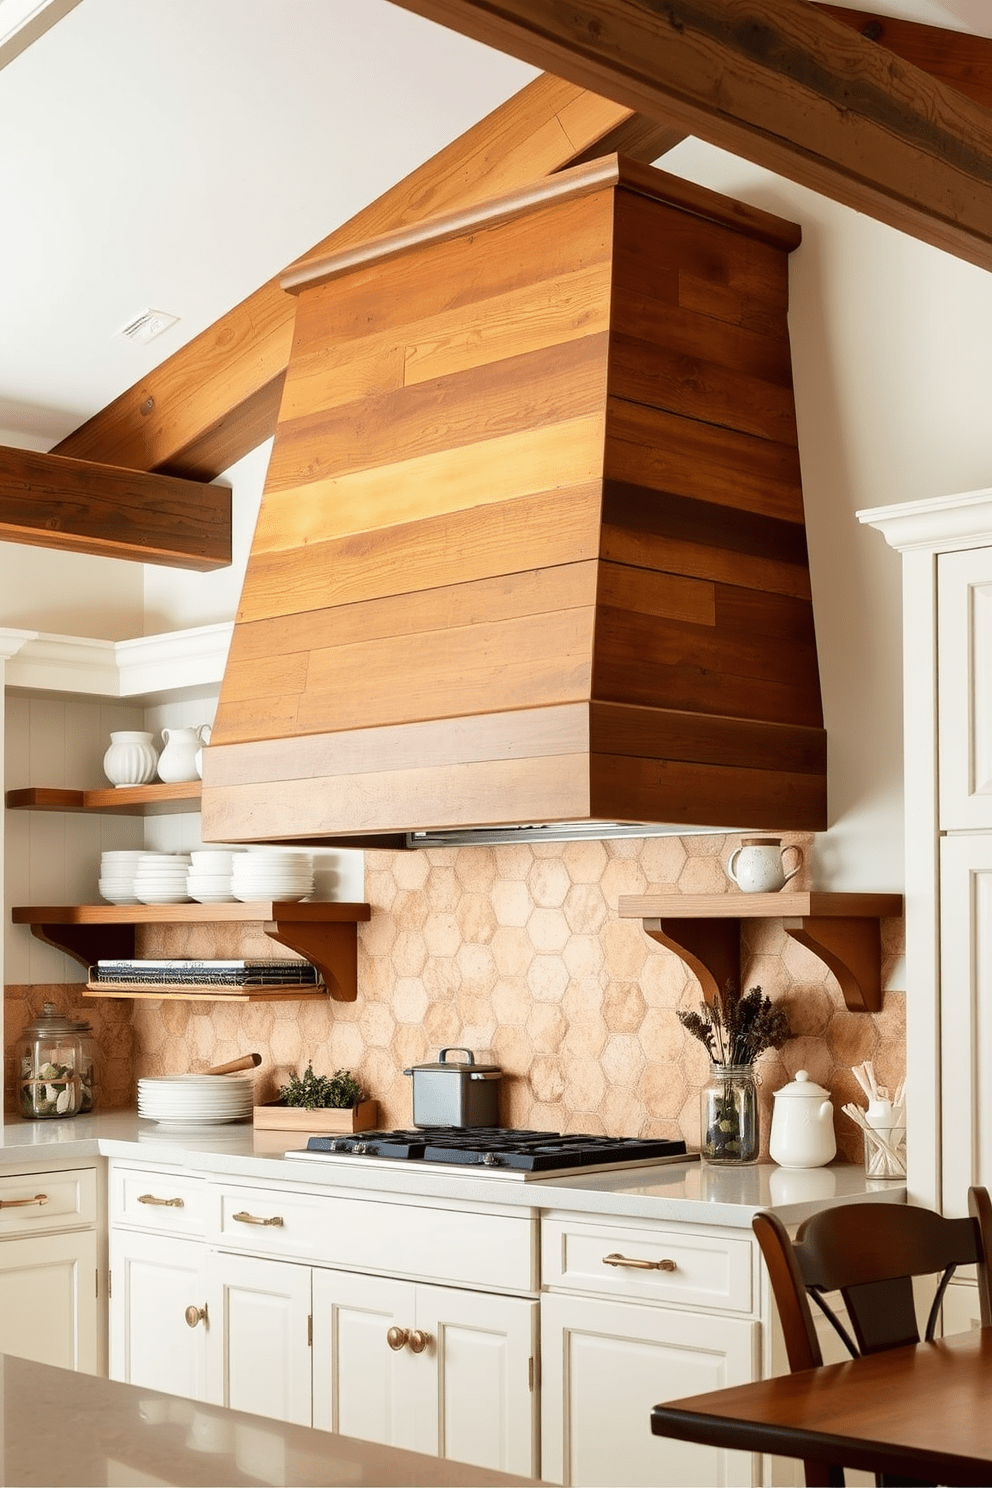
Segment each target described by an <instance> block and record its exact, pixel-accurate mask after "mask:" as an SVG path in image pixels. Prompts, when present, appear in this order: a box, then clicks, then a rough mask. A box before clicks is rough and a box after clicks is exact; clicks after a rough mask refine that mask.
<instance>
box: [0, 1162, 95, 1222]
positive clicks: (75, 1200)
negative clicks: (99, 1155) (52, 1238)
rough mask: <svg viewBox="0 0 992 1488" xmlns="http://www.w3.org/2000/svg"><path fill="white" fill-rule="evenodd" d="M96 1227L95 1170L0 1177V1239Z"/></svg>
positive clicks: (82, 1169) (79, 1169) (72, 1170)
mask: <svg viewBox="0 0 992 1488" xmlns="http://www.w3.org/2000/svg"><path fill="white" fill-rule="evenodd" d="M93 1224H96V1170H95V1169H94V1168H76V1169H70V1170H67V1171H65V1172H59V1173H18V1174H7V1175H5V1176H4V1177H3V1178H0V1237H2V1236H5V1235H27V1234H31V1233H32V1232H38V1233H40V1232H41V1231H42V1230H70V1229H81V1228H83V1227H84V1226H86V1225H93Z"/></svg>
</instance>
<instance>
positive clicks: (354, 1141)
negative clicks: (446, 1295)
mask: <svg viewBox="0 0 992 1488" xmlns="http://www.w3.org/2000/svg"><path fill="white" fill-rule="evenodd" d="M307 1151H309V1152H328V1153H340V1154H342V1155H344V1154H348V1153H351V1154H354V1155H355V1156H356V1157H379V1158H392V1159H394V1160H397V1159H399V1160H401V1161H407V1162H410V1161H412V1162H429V1163H451V1164H457V1165H458V1166H459V1167H479V1168H484V1169H486V1171H488V1172H492V1171H494V1170H496V1171H498V1170H500V1169H508V1170H510V1171H515V1172H525V1173H554V1172H557V1171H558V1170H560V1169H562V1168H568V1169H574V1168H583V1167H589V1168H595V1167H606V1166H615V1165H616V1164H618V1163H630V1164H634V1163H639V1162H654V1161H657V1160H658V1159H659V1158H668V1159H671V1158H677V1157H680V1156H684V1155H686V1146H685V1143H684V1142H682V1141H673V1140H669V1139H667V1138H648V1137H598V1136H591V1135H588V1134H584V1133H571V1132H570V1133H567V1134H563V1133H560V1132H546V1131H515V1130H513V1129H512V1128H507V1127H488V1126H486V1127H454V1126H450V1127H426V1128H415V1129H413V1130H408V1131H404V1130H398V1131H367V1132H361V1133H358V1134H356V1135H353V1136H345V1137H311V1138H310V1140H309V1142H308V1143H307Z"/></svg>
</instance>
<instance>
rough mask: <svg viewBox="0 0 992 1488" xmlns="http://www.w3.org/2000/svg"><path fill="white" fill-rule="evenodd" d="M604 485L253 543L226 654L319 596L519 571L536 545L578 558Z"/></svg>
mask: <svg viewBox="0 0 992 1488" xmlns="http://www.w3.org/2000/svg"><path fill="white" fill-rule="evenodd" d="M601 491H602V483H601V482H600V481H588V482H586V483H584V484H582V485H576V486H569V487H560V488H558V489H556V490H552V491H539V492H537V493H536V494H534V495H529V496H517V497H514V498H513V499H511V500H504V501H500V502H495V503H492V504H487V505H484V506H477V507H470V508H469V509H468V510H467V511H455V512H444V513H442V514H441V515H440V516H437V517H424V518H422V519H420V520H413V521H410V522H400V523H397V524H395V525H393V526H391V527H385V528H378V529H375V531H374V533H368V532H356V533H348V534H346V535H345V536H344V537H340V538H330V539H328V540H327V541H324V542H321V541H320V540H319V539H317V540H315V541H313V542H311V543H307V544H305V545H304V546H301V547H299V548H295V549H290V550H288V551H285V550H280V551H276V552H261V553H257V554H255V555H253V557H252V560H251V585H250V586H246V589H245V593H244V595H243V596H242V601H241V614H240V619H239V624H238V626H237V627H236V629H235V632H234V639H233V641H232V647H233V648H234V649H233V651H232V654H238V655H243V654H245V653H244V652H242V651H241V650H240V649H239V648H240V647H241V646H242V645H248V644H249V639H248V632H250V630H251V627H252V626H253V625H254V624H256V623H257V622H258V621H260V620H264V619H266V618H268V617H275V616H280V615H281V616H292V615H297V614H304V615H305V614H306V613H309V611H310V608H311V607H313V606H314V605H315V599H316V598H317V597H318V596H319V600H320V603H319V605H317V606H316V607H317V608H323V607H324V606H325V604H326V605H333V604H353V603H356V602H358V601H360V600H366V599H378V598H383V597H385V596H387V595H390V594H410V593H415V592H417V591H418V590H420V589H432V588H435V587H437V586H439V585H444V584H461V583H468V582H471V581H473V580H477V579H486V578H494V577H496V576H497V575H500V574H512V573H521V572H524V571H525V570H526V569H528V568H530V567H531V566H532V565H533V562H534V556H535V554H540V555H541V557H542V559H543V560H544V562H545V563H546V564H547V565H548V566H549V567H553V566H556V565H557V564H561V563H585V562H587V561H588V560H589V559H591V558H595V557H596V555H597V553H598V552H599V511H600V500H601ZM243 632H245V635H244V636H242V633H243Z"/></svg>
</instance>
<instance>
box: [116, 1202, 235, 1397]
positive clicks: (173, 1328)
mask: <svg viewBox="0 0 992 1488" xmlns="http://www.w3.org/2000/svg"><path fill="white" fill-rule="evenodd" d="M205 1260H206V1252H205V1249H204V1247H203V1245H202V1244H201V1243H200V1242H199V1241H196V1240H180V1239H177V1238H175V1237H174V1236H169V1235H146V1234H142V1233H140V1232H139V1231H130V1230H112V1231H111V1235H110V1275H111V1287H112V1289H111V1294H110V1378H111V1379H117V1380H124V1381H125V1383H127V1384H131V1385H146V1386H147V1387H148V1388H149V1389H152V1390H165V1391H168V1393H169V1394H170V1395H187V1396H189V1397H190V1398H191V1399H193V1400H203V1399H204V1398H205V1396H206V1340H207V1329H208V1327H209V1326H210V1320H209V1318H206V1319H200V1320H198V1321H197V1323H196V1326H195V1327H192V1328H191V1327H190V1326H189V1324H188V1323H187V1321H186V1309H187V1308H188V1307H195V1308H196V1309H197V1310H199V1309H201V1308H203V1307H205V1306H206V1301H207V1282H206V1265H205Z"/></svg>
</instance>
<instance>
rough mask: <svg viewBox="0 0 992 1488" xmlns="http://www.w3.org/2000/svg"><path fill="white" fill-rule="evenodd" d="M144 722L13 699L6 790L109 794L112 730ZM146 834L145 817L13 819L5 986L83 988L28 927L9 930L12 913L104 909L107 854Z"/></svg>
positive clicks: (76, 704) (21, 814)
mask: <svg viewBox="0 0 992 1488" xmlns="http://www.w3.org/2000/svg"><path fill="white" fill-rule="evenodd" d="M143 718H144V710H143V709H142V708H141V707H140V706H136V705H135V704H132V703H121V702H112V701H103V700H101V701H98V702H88V701H82V700H73V699H64V698H50V697H44V696H37V695H32V696H16V695H12V694H9V693H8V695H7V700H6V717H5V730H4V732H5V741H6V770H5V777H6V779H5V788H6V789H7V790H17V789H20V788H22V787H25V786H51V787H65V788H68V789H71V790H82V789H89V788H94V787H99V786H104V785H106V784H107V781H106V778H105V776H104V773H103V756H104V753H105V751H106V749H107V747H108V745H109V743H110V734H111V731H112V730H116V729H135V728H142V727H143V726H144V725H143ZM142 835H143V834H142V820H141V818H140V817H130V816H122V817H115V816H84V815H81V814H80V813H77V812H48V811H8V812H6V813H5V834H4V880H5V901H6V904H7V906H8V909H7V914H6V915H5V921H6V923H5V932H4V981H5V982H7V983H10V982H14V983H26V982H75V981H79V980H81V979H82V971H81V968H80V967H79V966H78V965H77V964H76V962H74V961H71V960H69V959H68V958H67V957H66V956H63V955H62V953H61V952H60V951H55V950H53V949H52V948H51V947H50V946H46V945H44V944H43V943H42V942H41V941H40V940H37V939H36V938H35V937H34V936H33V935H32V934H31V931H30V930H29V929H28V927H27V926H26V925H11V924H10V923H9V919H8V916H9V906H10V905H12V904H93V903H98V902H99V900H98V896H97V880H98V878H99V876H100V854H101V852H103V851H104V850H105V849H110V848H128V847H141V846H142Z"/></svg>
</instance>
